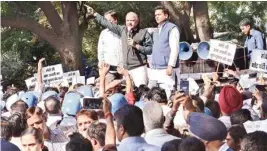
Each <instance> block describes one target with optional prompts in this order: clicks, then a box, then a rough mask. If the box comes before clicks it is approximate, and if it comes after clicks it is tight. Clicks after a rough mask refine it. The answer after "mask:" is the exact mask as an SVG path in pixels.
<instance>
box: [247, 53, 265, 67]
mask: <svg viewBox="0 0 267 151" xmlns="http://www.w3.org/2000/svg"><path fill="white" fill-rule="evenodd" d="M249 69H250V70H254V71H259V72H267V51H266V50H256V49H254V50H253V51H252V54H251V60H250V66H249Z"/></svg>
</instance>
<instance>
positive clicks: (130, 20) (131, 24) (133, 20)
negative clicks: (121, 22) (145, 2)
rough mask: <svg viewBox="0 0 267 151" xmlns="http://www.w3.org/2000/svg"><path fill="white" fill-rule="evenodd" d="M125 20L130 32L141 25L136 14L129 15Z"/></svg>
mask: <svg viewBox="0 0 267 151" xmlns="http://www.w3.org/2000/svg"><path fill="white" fill-rule="evenodd" d="M125 20H126V23H125V24H126V27H127V29H128V30H132V29H134V28H135V27H136V26H137V25H138V23H139V19H138V15H137V14H136V13H134V12H129V13H127V15H126V19H125Z"/></svg>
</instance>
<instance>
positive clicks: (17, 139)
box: [10, 137, 23, 150]
mask: <svg viewBox="0 0 267 151" xmlns="http://www.w3.org/2000/svg"><path fill="white" fill-rule="evenodd" d="M10 143H13V144H14V145H16V146H17V147H18V148H19V149H20V150H22V149H23V148H22V144H21V137H11V140H10Z"/></svg>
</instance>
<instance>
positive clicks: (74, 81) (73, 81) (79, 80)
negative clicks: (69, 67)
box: [72, 76, 85, 85]
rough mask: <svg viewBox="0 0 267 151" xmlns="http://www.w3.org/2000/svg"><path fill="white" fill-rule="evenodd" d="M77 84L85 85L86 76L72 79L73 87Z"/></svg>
mask: <svg viewBox="0 0 267 151" xmlns="http://www.w3.org/2000/svg"><path fill="white" fill-rule="evenodd" d="M77 83H81V84H84V85H85V76H76V77H75V78H72V85H75V84H77Z"/></svg>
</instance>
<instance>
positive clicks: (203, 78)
mask: <svg viewBox="0 0 267 151" xmlns="http://www.w3.org/2000/svg"><path fill="white" fill-rule="evenodd" d="M202 80H203V81H204V85H210V84H211V80H210V78H209V77H208V76H207V75H205V74H203V75H202Z"/></svg>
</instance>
